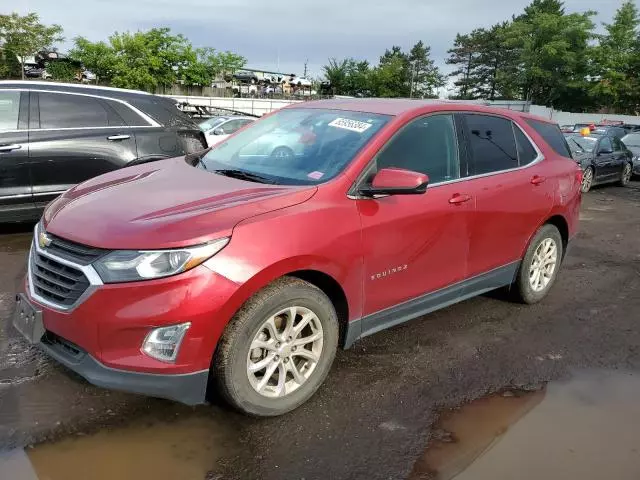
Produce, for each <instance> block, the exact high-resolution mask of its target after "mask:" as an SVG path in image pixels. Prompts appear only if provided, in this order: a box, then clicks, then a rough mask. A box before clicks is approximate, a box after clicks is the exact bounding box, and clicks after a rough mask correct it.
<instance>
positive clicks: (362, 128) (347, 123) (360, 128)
mask: <svg viewBox="0 0 640 480" xmlns="http://www.w3.org/2000/svg"><path fill="white" fill-rule="evenodd" d="M329 126H330V127H336V128H342V129H344V130H351V131H352V132H358V133H364V132H366V131H367V130H368V129H370V128H371V124H370V123H366V122H359V121H357V120H349V119H348V118H336V119H335V120H334V121H333V122H331V123H330V124H329Z"/></svg>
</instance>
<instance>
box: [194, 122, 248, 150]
mask: <svg viewBox="0 0 640 480" xmlns="http://www.w3.org/2000/svg"><path fill="white" fill-rule="evenodd" d="M255 120H256V119H255V118H254V117H241V116H225V117H212V118H208V119H207V120H205V121H204V122H201V123H200V129H201V130H202V131H203V132H204V135H205V137H206V138H207V144H208V145H209V146H210V147H211V146H213V145H215V144H216V143H219V142H221V141H223V140H225V139H226V138H228V137H229V135H231V134H233V133H236V132H237V131H238V130H240V129H241V128H242V127H244V126H245V125H247V124H249V123H251V122H254V121H255Z"/></svg>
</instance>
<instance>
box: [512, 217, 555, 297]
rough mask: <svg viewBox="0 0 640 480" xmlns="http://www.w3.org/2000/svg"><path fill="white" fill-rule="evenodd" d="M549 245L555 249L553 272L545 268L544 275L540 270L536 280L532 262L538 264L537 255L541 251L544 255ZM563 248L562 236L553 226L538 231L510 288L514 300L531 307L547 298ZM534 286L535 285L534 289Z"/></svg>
mask: <svg viewBox="0 0 640 480" xmlns="http://www.w3.org/2000/svg"><path fill="white" fill-rule="evenodd" d="M549 245H553V247H555V263H554V264H553V270H552V271H551V269H550V268H547V269H546V270H545V273H544V274H543V273H542V270H541V271H540V272H541V273H540V275H539V276H538V277H537V280H536V277H535V271H534V269H535V263H534V261H535V262H537V263H539V262H540V258H539V257H538V254H539V253H540V252H541V251H542V253H544V252H545V250H546V246H549ZM563 248H564V247H563V243H562V236H561V235H560V232H559V231H558V229H557V228H556V227H555V226H553V225H548V224H547V225H544V226H543V227H541V228H540V230H538V232H537V233H536V234H535V235H534V237H533V240H531V243H530V244H529V248H528V249H527V253H526V254H525V256H524V258H523V259H522V263H521V264H520V269H519V270H518V274H517V276H516V281H515V283H514V285H512V288H511V291H512V293H513V295H514V297H515V300H517V301H519V302H522V303H526V304H529V305H532V304H534V303H538V302H539V301H541V300H542V299H543V298H544V297H546V296H547V294H548V293H549V291H550V290H551V287H553V284H554V283H555V282H556V279H557V278H558V271H559V270H560V266H561V264H562V258H563V255H564V250H563ZM541 249H542V250H541ZM541 277H542V278H541ZM534 284H535V285H536V286H535V287H534Z"/></svg>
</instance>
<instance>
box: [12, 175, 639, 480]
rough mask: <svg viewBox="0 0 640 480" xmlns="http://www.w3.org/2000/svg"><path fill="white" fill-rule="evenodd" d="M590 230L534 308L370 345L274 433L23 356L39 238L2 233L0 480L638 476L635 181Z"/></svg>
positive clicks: (492, 303)
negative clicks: (28, 267)
mask: <svg viewBox="0 0 640 480" xmlns="http://www.w3.org/2000/svg"><path fill="white" fill-rule="evenodd" d="M582 219H583V223H582V232H581V233H580V235H579V236H578V238H577V240H576V242H575V244H574V245H573V246H572V249H571V251H570V253H569V255H568V257H567V259H566V261H565V264H564V267H563V271H562V273H561V276H560V278H559V281H558V283H557V284H556V285H555V287H554V290H553V291H552V292H551V294H550V296H549V297H548V298H547V299H546V300H545V301H544V302H543V303H541V304H539V305H536V306H533V307H527V306H522V305H517V304H513V303H510V302H509V301H508V300H506V299H505V298H504V295H503V294H501V293H500V292H498V293H492V294H490V295H486V296H482V297H479V298H476V299H472V300H469V301H467V302H464V303H461V304H459V305H455V306H453V307H450V308H447V309H445V310H442V311H440V312H436V313H434V314H431V315H429V316H427V317H425V318H424V319H420V320H416V321H413V322H410V323H408V324H406V325H403V326H400V327H397V328H394V329H392V330H390V331H387V332H382V333H380V334H378V335H374V336H372V337H370V338H367V339H365V340H364V341H362V342H360V343H358V344H357V345H356V346H354V348H353V349H351V350H349V351H347V352H339V354H338V356H337V358H336V362H335V364H334V367H333V369H332V372H331V375H330V376H329V378H328V379H327V382H326V384H325V386H323V387H322V388H321V389H320V391H319V392H318V394H317V395H316V396H315V397H314V398H313V399H312V400H311V401H310V402H308V403H307V404H306V405H304V406H303V407H301V408H300V409H298V410H296V411H295V412H292V413H291V414H289V415H286V416H284V417H281V418H275V419H266V420H256V419H250V418H246V417H243V416H241V415H238V414H236V413H234V412H231V411H229V409H228V408H226V407H225V406H224V405H223V404H221V403H217V404H214V405H212V406H203V407H197V408H190V407H185V406H181V405H176V404H173V403H171V402H167V401H163V400H156V399H148V398H143V397H139V396H135V395H128V394H124V393H120V392H108V391H105V390H102V389H99V388H96V387H93V386H91V385H89V384H87V383H86V382H85V381H84V380H82V379H81V378H79V377H77V376H75V375H73V374H71V373H69V372H68V371H66V370H65V369H64V368H62V367H60V366H59V365H56V364H54V363H53V362H51V361H49V360H48V359H47V358H45V357H43V356H42V355H40V354H39V352H37V350H34V349H32V348H30V347H28V346H27V345H26V344H25V343H24V342H23V341H22V340H21V339H20V338H18V335H17V333H15V331H14V330H13V329H12V327H11V326H10V318H11V313H12V311H13V298H14V294H15V292H16V289H17V288H19V285H20V282H21V276H22V275H23V274H24V261H25V257H26V250H27V248H28V244H29V241H30V236H31V235H30V230H29V228H22V230H20V229H19V228H15V227H13V228H11V229H5V230H4V231H3V232H0V449H2V450H5V451H8V450H10V449H13V448H18V450H16V451H14V453H12V454H10V455H9V454H5V455H4V456H0V478H2V479H4V478H8V479H20V478H21V477H20V476H18V473H17V472H18V470H17V469H19V468H23V467H24V468H27V467H28V466H29V468H31V469H32V471H31V472H30V473H28V472H27V473H25V470H23V473H21V474H25V475H31V476H32V478H34V477H33V476H34V475H38V477H39V478H40V479H41V480H43V479H45V478H50V479H51V480H58V479H59V478H64V479H69V480H73V479H74V478H92V479H93V478H95V479H98V480H100V479H101V478H118V479H122V480H127V479H129V478H135V479H145V478H157V477H158V476H160V475H163V477H164V478H179V479H191V478H194V479H205V478H219V479H226V478H265V479H271V478H273V479H281V478H284V479H300V478H305V479H314V478H341V479H342V478H354V479H360V478H367V479H374V478H380V479H395V478H398V479H403V478H437V479H445V478H453V477H454V476H455V475H458V476H457V477H456V478H460V479H464V480H466V479H467V478H469V479H480V480H482V479H484V478H487V479H489V478H491V479H501V478H509V479H510V478H523V479H525V480H526V479H528V478H547V479H554V478H559V479H560V478H562V479H590V478H603V477H604V476H605V475H606V477H607V478H616V479H637V478H640V456H638V450H637V448H640V430H638V429H637V428H636V429H635V430H638V431H637V432H635V431H633V430H634V428H633V427H634V426H635V425H637V419H638V418H640V416H639V415H638V413H640V412H638V409H637V408H638V407H637V406H636V405H638V402H637V398H638V393H640V392H639V391H640V386H638V375H639V374H640V327H639V322H640V313H639V312H640V241H639V240H638V239H639V238H640V183H637V182H636V183H634V184H632V186H630V187H628V188H618V187H608V188H598V189H595V190H594V191H593V192H591V193H590V194H589V195H587V196H586V197H585V200H584V204H583V210H582ZM548 381H552V383H550V384H548V386H546V387H545V384H546V382H548ZM505 392H506V393H505ZM493 394H496V395H493ZM492 395H493V396H492ZM477 399H480V400H477ZM474 400H477V402H473V401H474ZM461 406H462V407H461ZM458 407H461V408H458ZM451 408H454V409H456V410H454V411H453V412H449V409H451ZM633 419H635V421H633ZM33 445H35V446H33ZM427 446H428V447H429V448H428V449H427V452H426V453H425V448H426V447H427ZM22 447H26V448H25V452H26V456H25V455H23V454H21V453H20V452H21V450H20V448H22ZM596 454H597V455H596ZM598 455H599V457H598ZM21 466H22V467H21ZM9 468H12V469H13V470H11V471H10V470H9ZM85 468H86V470H85ZM27 469H28V468H27ZM7 472H11V476H8V475H7ZM78 472H80V475H82V473H84V476H77V475H79V474H78ZM595 474H599V476H593V475H595ZM74 475H76V476H74ZM589 475H592V476H589ZM38 477H35V478H38ZM25 478H28V477H25ZM30 480H31V479H30Z"/></svg>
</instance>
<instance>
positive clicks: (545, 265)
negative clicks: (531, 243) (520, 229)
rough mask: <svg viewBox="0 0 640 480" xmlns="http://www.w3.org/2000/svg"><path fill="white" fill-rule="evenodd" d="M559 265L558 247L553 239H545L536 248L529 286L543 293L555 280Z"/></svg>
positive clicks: (530, 269)
mask: <svg viewBox="0 0 640 480" xmlns="http://www.w3.org/2000/svg"><path fill="white" fill-rule="evenodd" d="M557 264H558V245H557V244H556V241H555V240H554V239H552V238H545V239H544V240H542V242H540V244H539V245H538V248H536V251H535V253H534V254H533V259H532V260H531V267H530V268H529V284H530V285H531V288H532V289H533V291H534V292H541V291H543V290H544V289H545V288H547V286H548V285H549V282H551V280H552V279H553V274H554V273H555V270H556V266H557Z"/></svg>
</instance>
